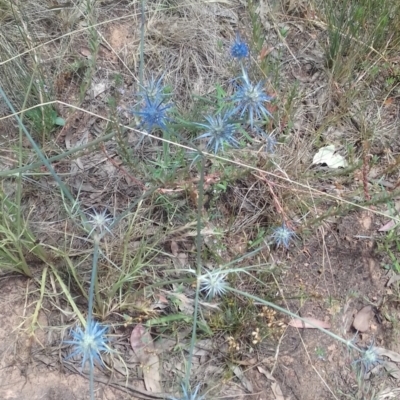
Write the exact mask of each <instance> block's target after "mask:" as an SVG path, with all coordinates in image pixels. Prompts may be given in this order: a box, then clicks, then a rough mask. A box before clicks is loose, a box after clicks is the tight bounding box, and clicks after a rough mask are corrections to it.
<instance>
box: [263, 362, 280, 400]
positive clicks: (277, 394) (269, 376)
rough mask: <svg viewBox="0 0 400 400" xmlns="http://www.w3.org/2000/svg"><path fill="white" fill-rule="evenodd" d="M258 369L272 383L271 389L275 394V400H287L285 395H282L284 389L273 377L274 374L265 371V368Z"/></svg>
mask: <svg viewBox="0 0 400 400" xmlns="http://www.w3.org/2000/svg"><path fill="white" fill-rule="evenodd" d="M257 369H258V372H260V373H261V374H263V375H265V377H266V378H267V379H269V380H270V381H272V384H271V389H272V392H273V393H274V396H275V399H276V400H285V397H284V396H283V393H282V389H281V387H280V386H279V384H278V382H277V381H276V379H275V378H274V377H273V376H272V374H271V373H270V372H269V371H267V370H266V369H264V368H263V367H260V366H258V367H257Z"/></svg>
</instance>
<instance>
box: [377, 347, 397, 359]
mask: <svg viewBox="0 0 400 400" xmlns="http://www.w3.org/2000/svg"><path fill="white" fill-rule="evenodd" d="M374 350H375V352H376V353H377V354H378V355H379V356H386V357H389V358H390V359H391V360H392V361H394V362H400V354H399V353H396V352H395V351H392V350H387V349H384V348H383V347H374Z"/></svg>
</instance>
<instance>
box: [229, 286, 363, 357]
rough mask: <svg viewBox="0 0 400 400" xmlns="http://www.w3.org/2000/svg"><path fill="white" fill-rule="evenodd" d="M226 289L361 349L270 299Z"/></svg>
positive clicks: (230, 288)
mask: <svg viewBox="0 0 400 400" xmlns="http://www.w3.org/2000/svg"><path fill="white" fill-rule="evenodd" d="M228 290H229V291H230V292H232V293H235V294H238V295H240V296H244V297H247V298H248V299H251V300H254V301H256V302H258V303H261V304H263V305H265V306H268V307H271V308H273V309H274V310H276V311H279V312H281V313H284V314H286V315H289V316H290V317H292V318H295V319H298V320H300V321H302V322H304V324H307V325H311V326H312V327H314V328H316V329H318V330H319V331H321V332H323V333H326V334H327V335H328V336H330V337H331V338H333V339H335V340H337V341H338V342H341V343H343V344H345V345H346V346H347V347H351V348H352V349H354V350H357V351H361V350H360V349H359V348H358V347H357V346H356V345H354V344H353V343H352V342H351V341H349V340H346V339H343V338H342V337H340V336H338V335H335V334H334V333H332V332H331V331H328V330H327V329H324V328H321V327H320V326H318V325H317V324H315V323H314V322H312V321H309V320H307V318H302V317H300V316H298V315H296V314H295V313H292V312H291V311H289V310H286V309H285V308H283V307H280V306H277V305H276V304H274V303H271V302H270V301H267V300H264V299H261V298H260V297H257V296H253V295H252V294H250V293H246V292H242V291H241V290H238V289H234V288H232V287H228Z"/></svg>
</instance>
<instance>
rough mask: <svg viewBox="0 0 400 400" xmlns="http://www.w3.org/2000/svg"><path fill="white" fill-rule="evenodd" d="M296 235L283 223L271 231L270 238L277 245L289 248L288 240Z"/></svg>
mask: <svg viewBox="0 0 400 400" xmlns="http://www.w3.org/2000/svg"><path fill="white" fill-rule="evenodd" d="M296 237H297V235H296V233H295V232H294V231H292V230H291V229H290V228H288V227H287V226H286V225H285V224H283V225H282V226H278V227H277V228H275V229H274V231H273V233H272V239H273V240H274V243H275V244H276V246H277V247H280V246H283V247H286V248H287V249H288V248H289V244H290V241H291V240H292V239H293V238H296Z"/></svg>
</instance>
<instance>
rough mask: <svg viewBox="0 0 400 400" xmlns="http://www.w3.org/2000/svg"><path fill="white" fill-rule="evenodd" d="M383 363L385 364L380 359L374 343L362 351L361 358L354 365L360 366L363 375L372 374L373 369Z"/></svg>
mask: <svg viewBox="0 0 400 400" xmlns="http://www.w3.org/2000/svg"><path fill="white" fill-rule="evenodd" d="M381 363H383V359H381V358H380V357H379V354H378V351H377V348H376V347H375V346H374V343H372V344H371V345H370V346H369V347H367V348H366V349H365V350H361V357H360V358H359V359H357V360H355V361H354V362H353V364H354V365H357V364H359V365H360V368H361V372H362V373H363V374H366V373H368V372H370V370H371V369H372V368H374V367H375V366H376V365H378V364H381Z"/></svg>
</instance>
